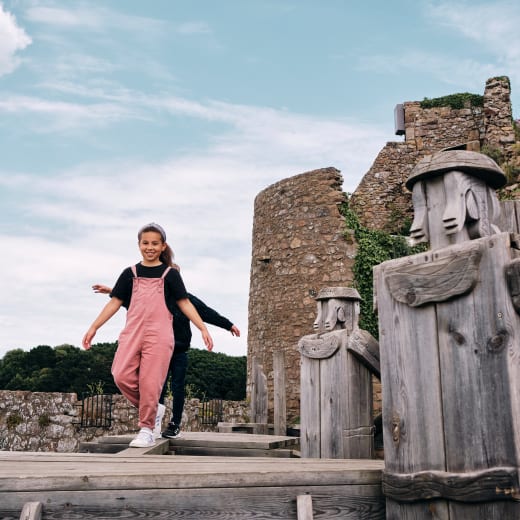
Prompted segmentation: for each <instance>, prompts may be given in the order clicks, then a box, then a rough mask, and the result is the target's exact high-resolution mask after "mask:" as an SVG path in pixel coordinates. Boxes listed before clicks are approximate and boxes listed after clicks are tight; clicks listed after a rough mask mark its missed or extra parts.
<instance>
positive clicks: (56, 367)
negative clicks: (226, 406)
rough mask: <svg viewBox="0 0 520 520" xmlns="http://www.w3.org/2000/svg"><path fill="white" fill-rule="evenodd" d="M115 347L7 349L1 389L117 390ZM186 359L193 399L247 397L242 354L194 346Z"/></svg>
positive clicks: (86, 392)
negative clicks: (113, 371)
mask: <svg viewBox="0 0 520 520" xmlns="http://www.w3.org/2000/svg"><path fill="white" fill-rule="evenodd" d="M116 349H117V343H98V344H96V345H93V346H92V348H91V349H90V350H83V349H79V348H77V347H74V346H72V345H59V346H57V347H54V348H52V347H49V346H47V345H39V346H38V347H34V348H33V349H31V350H30V351H25V350H22V349H15V350H10V351H9V352H7V353H6V354H5V356H4V358H3V359H0V389H2V390H28V391H31V392H74V393H76V394H77V395H78V396H82V395H95V394H115V393H119V390H118V389H117V387H116V386H115V384H114V380H113V378H112V374H111V367H112V360H113V359H114V354H115V351H116ZM188 360H189V365H188V373H187V376H186V383H187V390H188V392H189V394H191V396H192V397H199V398H203V397H206V398H209V399H211V398H222V399H229V400H236V401H239V400H242V399H244V398H245V393H246V371H247V363H246V357H245V356H241V357H234V356H227V355H226V354H221V353H215V352H208V351H205V350H197V349H192V350H190V351H189V354H188Z"/></svg>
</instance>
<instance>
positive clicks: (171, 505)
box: [0, 486, 385, 520]
mask: <svg viewBox="0 0 520 520" xmlns="http://www.w3.org/2000/svg"><path fill="white" fill-rule="evenodd" d="M301 494H309V495H313V505H314V509H315V511H316V514H315V516H314V518H315V519H316V520H318V519H320V520H329V519H330V520H384V518H385V508H384V502H383V500H382V497H381V493H380V490H377V489H371V488H369V487H367V486H357V487H355V486H352V487H351V488H347V487H343V486H313V487H296V488H279V487H266V488H250V489H240V488H238V489H226V488H224V489H210V490H205V489H196V490H191V489H184V490H144V491H139V492H136V491H131V492H129V491H126V490H118V491H116V492H112V493H111V494H110V493H109V492H99V491H92V492H89V493H84V492H81V493H80V492H68V493H61V494H54V493H53V494H52V496H51V497H50V498H51V499H50V501H49V502H47V503H46V504H45V507H44V513H45V519H52V520H58V519H60V520H61V519H63V520H65V519H70V518H76V519H78V518H82V519H93V520H105V519H113V518H160V519H174V518H187V519H191V520H199V519H201V518H211V519H217V520H218V519H222V520H229V519H233V520H270V519H272V520H280V519H295V518H297V496H299V495H301ZM36 495H37V496H39V494H38V493H37V494H36ZM14 498H16V499H18V500H19V499H20V498H21V497H20V496H19V495H18V496H15V497H14ZM3 510H4V509H3V504H0V513H3ZM15 511H16V510H15ZM18 511H19V510H18ZM1 518H2V519H3V518H5V516H4V515H3V514H2V516H1ZM17 519H18V514H16V516H13V520H17Z"/></svg>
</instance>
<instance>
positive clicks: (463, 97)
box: [421, 92, 484, 109]
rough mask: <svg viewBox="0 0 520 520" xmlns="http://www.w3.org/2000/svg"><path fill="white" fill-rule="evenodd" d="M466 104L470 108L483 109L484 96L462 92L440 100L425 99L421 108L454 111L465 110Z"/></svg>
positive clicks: (439, 98)
mask: <svg viewBox="0 0 520 520" xmlns="http://www.w3.org/2000/svg"><path fill="white" fill-rule="evenodd" d="M466 103H467V104H468V105H469V106H470V107H481V106H483V105H484V96H481V95H479V94H471V93H469V92H461V93H459V94H450V95H449V96H442V97H438V98H432V99H429V98H424V99H423V100H422V101H421V108H435V107H451V108H454V109H460V108H464V107H465V106H466Z"/></svg>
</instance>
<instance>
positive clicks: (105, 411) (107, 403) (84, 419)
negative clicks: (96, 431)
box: [76, 394, 113, 429]
mask: <svg viewBox="0 0 520 520" xmlns="http://www.w3.org/2000/svg"><path fill="white" fill-rule="evenodd" d="M78 406H79V409H80V414H79V415H80V421H79V423H76V424H77V425H78V426H79V427H80V428H103V429H108V428H110V426H111V425H112V406H113V404H112V395H111V394H96V395H91V394H87V395H84V396H83V400H82V401H81V403H80V404H79V405H78Z"/></svg>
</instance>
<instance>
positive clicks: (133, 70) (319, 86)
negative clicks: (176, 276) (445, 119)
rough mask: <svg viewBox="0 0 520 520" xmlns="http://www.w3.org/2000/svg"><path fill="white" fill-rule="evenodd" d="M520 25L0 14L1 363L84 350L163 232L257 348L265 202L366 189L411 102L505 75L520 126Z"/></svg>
mask: <svg viewBox="0 0 520 520" xmlns="http://www.w3.org/2000/svg"><path fill="white" fill-rule="evenodd" d="M518 27H520V5H519V3H518V2H509V1H494V2H485V1H475V0H473V1H471V2H469V1H458V0H455V1H449V2H448V1H423V2H417V1H412V0H410V1H408V0H403V1H396V2H387V1H384V0H380V1H366V2H354V1H348V0H249V1H244V0H220V1H219V2H216V1H214V0H199V1H197V2H189V1H186V0H185V1H176V0H151V1H148V2H143V1H142V0H139V1H137V0H125V1H124V2H123V1H115V0H112V1H102V0H98V1H74V2H70V1H65V0H61V1H60V0H55V1H53V0H0V136H1V138H0V204H1V212H2V213H1V215H2V219H1V222H0V241H1V243H2V255H0V268H1V272H2V275H3V288H2V291H1V299H0V356H3V354H4V353H5V352H6V351H7V350H10V349H12V348H19V347H21V348H31V347H34V346H37V345H40V344H47V345H51V346H56V345H60V344H63V343H69V344H72V345H76V346H80V341H81V338H82V336H83V334H84V332H85V331H86V329H87V328H88V326H89V325H90V323H91V322H92V321H93V319H94V318H95V316H96V315H97V313H98V312H99V310H100V309H101V307H102V305H103V304H104V303H105V300H104V298H105V297H103V296H100V295H95V294H94V293H92V292H91V290H90V286H91V285H92V284H93V283H95V282H101V283H106V284H109V285H110V284H113V283H114V281H115V280H116V278H117V276H118V275H119V273H120V272H121V270H122V269H123V268H124V267H126V266H128V265H130V264H131V263H134V262H137V261H138V260H139V252H138V249H137V243H136V232H137V230H138V228H139V227H141V225H143V224H145V223H147V222H150V221H156V222H159V223H160V224H161V225H162V226H163V227H164V228H165V229H166V231H167V234H168V240H169V242H170V244H171V245H172V247H173V250H174V251H175V254H176V260H177V262H178V263H179V264H180V265H181V268H182V274H183V278H184V281H185V283H186V286H187V287H188V289H189V290H190V292H193V293H194V294H196V295H197V296H199V297H200V298H202V299H203V300H204V301H206V303H208V304H209V305H210V306H212V307H214V308H215V309H216V310H218V311H219V312H220V313H221V314H223V315H225V316H226V317H228V318H230V319H231V320H232V321H233V322H234V323H235V324H236V325H237V326H238V327H239V328H240V329H241V331H242V333H243V335H242V337H241V338H239V339H237V338H232V337H231V335H230V334H229V333H227V332H225V331H220V330H219V329H216V328H213V327H210V330H211V333H212V335H213V337H214V339H215V343H216V347H215V350H216V351H217V352H225V353H227V354H231V355H244V354H246V350H247V302H248V292H249V270H250V254H251V228H252V219H253V202H254V197H255V196H256V195H257V194H258V192H260V191H261V190H262V189H264V188H266V187H267V186H269V185H270V184H272V183H274V182H277V181H279V180H281V179H284V178H286V177H290V176H292V175H296V174H299V173H303V172H305V171H309V170H313V169H316V168H322V167H327V166H335V167H336V168H338V169H339V170H341V172H342V175H343V178H344V185H343V189H344V190H345V191H347V192H352V191H353V190H354V189H355V187H356V186H357V184H358V183H359V181H360V179H361V178H362V176H363V175H364V174H365V173H366V171H367V170H368V169H369V167H370V165H371V163H372V162H373V160H374V159H375V157H376V155H377V153H378V152H379V150H380V149H381V148H382V147H383V146H384V145H385V143H386V142H387V141H399V140H402V137H397V136H395V135H394V121H393V109H394V106H395V105H396V104H397V103H401V102H404V101H414V100H422V99H423V98H424V97H429V98H432V97H437V96H442V95H447V94H452V93H456V92H473V93H477V94H482V93H483V91H484V86H485V82H486V80H487V79H488V78H490V77H492V76H497V75H507V76H509V77H510V79H511V84H512V103H513V112H514V116H515V117H516V118H518V107H519V105H520V98H519V97H520V32H519V31H518ZM123 324H124V313H123V312H120V313H119V314H118V315H117V316H116V317H115V318H113V319H112V320H111V321H110V322H109V323H107V324H106V325H105V326H104V327H103V328H102V329H100V331H99V332H98V335H97V336H96V339H95V341H115V340H116V339H117V336H118V333H119V330H120V329H121V328H122V326H123ZM310 331H311V324H309V332H310ZM199 337H200V336H199V334H198V332H197V331H196V330H195V331H194V342H193V346H195V347H197V346H201V344H202V343H201V341H200V340H199Z"/></svg>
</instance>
